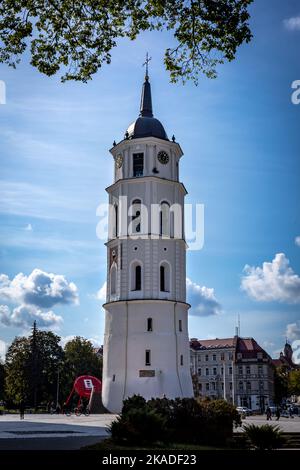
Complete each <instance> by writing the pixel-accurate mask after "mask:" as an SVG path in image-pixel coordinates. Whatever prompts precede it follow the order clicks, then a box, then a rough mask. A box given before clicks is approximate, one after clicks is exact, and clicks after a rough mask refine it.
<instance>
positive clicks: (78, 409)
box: [74, 405, 90, 416]
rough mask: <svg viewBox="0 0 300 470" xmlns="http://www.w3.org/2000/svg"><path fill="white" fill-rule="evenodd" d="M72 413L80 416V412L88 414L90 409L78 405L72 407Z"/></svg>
mask: <svg viewBox="0 0 300 470" xmlns="http://www.w3.org/2000/svg"><path fill="white" fill-rule="evenodd" d="M74 413H75V415H76V416H81V415H82V414H84V415H85V416H89V414H90V410H89V409H88V407H87V406H85V407H84V406H83V405H79V406H78V407H76V408H75V409H74Z"/></svg>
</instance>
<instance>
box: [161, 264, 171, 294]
mask: <svg viewBox="0 0 300 470" xmlns="http://www.w3.org/2000/svg"><path fill="white" fill-rule="evenodd" d="M159 285H160V291H161V292H170V266H169V264H168V263H162V264H161V265H160V267H159Z"/></svg>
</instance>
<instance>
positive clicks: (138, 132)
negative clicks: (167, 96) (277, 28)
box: [125, 73, 169, 140]
mask: <svg viewBox="0 0 300 470" xmlns="http://www.w3.org/2000/svg"><path fill="white" fill-rule="evenodd" d="M140 137H158V138H159V139H163V140H169V139H168V136H167V134H166V131H165V129H164V127H163V125H162V123H161V122H160V121H159V120H158V119H156V118H155V117H153V110H152V98H151V87H150V83H149V77H148V73H146V76H145V81H144V84H143V88H142V95H141V105H140V115H139V117H138V118H137V119H136V120H135V121H134V122H133V123H132V124H130V126H129V127H128V129H127V131H126V133H125V138H126V139H138V138H140Z"/></svg>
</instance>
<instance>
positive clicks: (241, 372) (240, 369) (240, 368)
mask: <svg viewBox="0 0 300 470" xmlns="http://www.w3.org/2000/svg"><path fill="white" fill-rule="evenodd" d="M239 375H243V366H239Z"/></svg>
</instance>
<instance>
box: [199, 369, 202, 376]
mask: <svg viewBox="0 0 300 470" xmlns="http://www.w3.org/2000/svg"><path fill="white" fill-rule="evenodd" d="M201 372H202V371H201V368H200V367H199V369H198V375H201Z"/></svg>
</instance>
